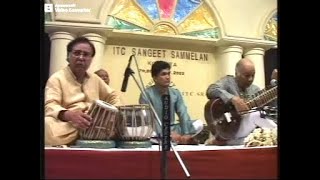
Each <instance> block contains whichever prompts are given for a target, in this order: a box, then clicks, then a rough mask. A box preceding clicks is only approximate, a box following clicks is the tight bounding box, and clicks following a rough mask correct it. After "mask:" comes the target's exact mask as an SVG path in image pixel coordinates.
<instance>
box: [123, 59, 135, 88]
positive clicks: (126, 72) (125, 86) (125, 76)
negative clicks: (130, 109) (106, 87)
mask: <svg viewBox="0 0 320 180" xmlns="http://www.w3.org/2000/svg"><path fill="white" fill-rule="evenodd" d="M133 56H134V55H131V56H130V58H129V62H128V66H127V68H126V70H125V72H124V78H123V81H122V86H121V91H122V92H126V90H127V86H128V80H129V76H130V74H131V73H133V71H132V70H131V69H130V65H131V61H132V57H133Z"/></svg>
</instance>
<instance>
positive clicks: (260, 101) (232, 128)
mask: <svg viewBox="0 0 320 180" xmlns="http://www.w3.org/2000/svg"><path fill="white" fill-rule="evenodd" d="M276 98H277V86H273V87H271V88H269V89H267V88H266V89H263V90H261V91H259V92H258V93H257V94H255V95H253V97H252V98H250V99H249V100H246V101H245V102H246V105H247V106H248V107H249V109H250V110H251V111H254V110H255V109H257V108H260V107H263V106H264V105H266V104H268V103H269V102H271V101H273V100H275V99H276ZM245 113H248V112H238V111H237V110H236V109H235V107H234V106H233V104H232V103H231V102H229V103H226V104H225V103H224V102H223V101H222V100H221V99H220V98H214V99H210V100H209V101H208V102H207V103H206V105H205V108H204V117H205V120H206V122H207V125H208V128H209V130H210V132H211V133H212V135H214V136H215V137H216V138H217V137H218V138H219V139H222V140H229V139H232V138H233V137H234V136H235V134H236V133H237V131H238V129H239V127H240V122H241V119H242V115H243V114H245Z"/></svg>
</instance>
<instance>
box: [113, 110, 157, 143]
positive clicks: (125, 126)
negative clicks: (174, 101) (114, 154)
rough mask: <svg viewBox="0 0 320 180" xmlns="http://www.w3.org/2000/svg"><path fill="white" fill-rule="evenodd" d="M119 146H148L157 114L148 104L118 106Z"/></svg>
mask: <svg viewBox="0 0 320 180" xmlns="http://www.w3.org/2000/svg"><path fill="white" fill-rule="evenodd" d="M117 108H118V109H119V113H118V116H117V132H118V133H117V134H118V136H117V137H118V139H117V140H118V141H117V147H118V148H148V147H151V142H150V138H151V135H152V132H153V130H154V122H155V116H154V114H153V112H152V111H151V109H150V106H149V105H147V104H140V105H125V106H117Z"/></svg>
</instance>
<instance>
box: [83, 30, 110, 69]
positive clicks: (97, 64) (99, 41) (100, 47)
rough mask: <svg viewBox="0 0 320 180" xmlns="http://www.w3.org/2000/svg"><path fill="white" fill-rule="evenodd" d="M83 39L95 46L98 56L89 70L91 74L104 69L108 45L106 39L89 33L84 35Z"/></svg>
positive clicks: (96, 55)
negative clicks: (104, 58) (106, 46)
mask: <svg viewBox="0 0 320 180" xmlns="http://www.w3.org/2000/svg"><path fill="white" fill-rule="evenodd" d="M82 36H83V37H86V38H88V39H89V40H90V41H91V42H92V44H93V45H94V47H95V49H96V54H95V56H94V58H93V59H92V63H91V65H90V67H89V69H88V71H89V72H94V71H96V70H98V69H100V68H103V67H104V66H103V64H104V60H103V57H104V50H105V44H106V38H105V37H103V36H101V35H99V34H95V33H88V34H84V35H82Z"/></svg>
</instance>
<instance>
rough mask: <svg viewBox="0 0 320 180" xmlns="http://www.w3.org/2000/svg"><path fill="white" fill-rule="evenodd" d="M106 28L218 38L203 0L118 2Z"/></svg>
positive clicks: (135, 0)
mask: <svg viewBox="0 0 320 180" xmlns="http://www.w3.org/2000/svg"><path fill="white" fill-rule="evenodd" d="M107 25H109V26H112V27H113V28H115V29H120V30H126V31H141V32H150V33H157V34H174V35H185V36H196V37H203V38H214V39H217V38H219V37H220V33H219V28H218V26H217V24H216V22H215V18H214V16H213V14H212V10H211V9H210V8H209V7H208V5H207V4H206V3H205V2H203V1H202V0H118V1H116V4H115V5H114V8H113V9H112V11H111V13H110V14H109V16H108V20H107Z"/></svg>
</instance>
